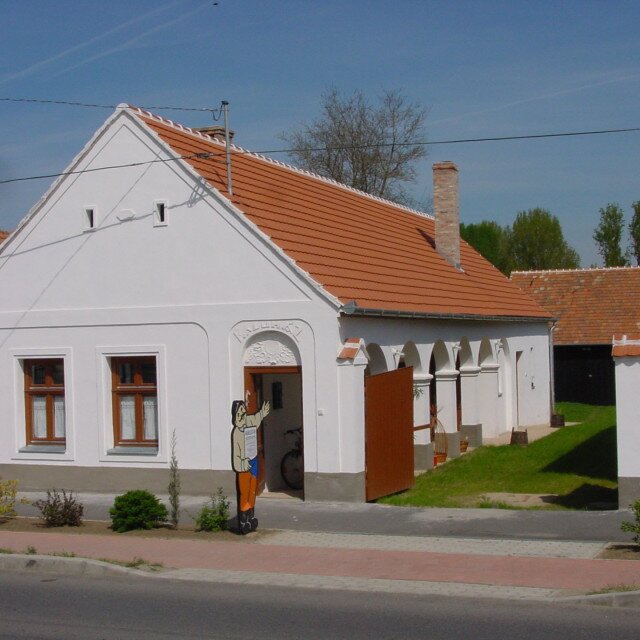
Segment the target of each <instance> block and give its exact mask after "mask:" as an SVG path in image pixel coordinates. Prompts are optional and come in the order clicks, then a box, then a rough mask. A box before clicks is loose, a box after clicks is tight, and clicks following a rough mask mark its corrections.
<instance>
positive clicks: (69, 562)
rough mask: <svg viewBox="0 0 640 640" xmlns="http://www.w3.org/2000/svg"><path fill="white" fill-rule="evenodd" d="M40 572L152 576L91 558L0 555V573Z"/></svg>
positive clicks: (77, 574)
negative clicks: (5, 571) (6, 571)
mask: <svg viewBox="0 0 640 640" xmlns="http://www.w3.org/2000/svg"><path fill="white" fill-rule="evenodd" d="M2 570H8V571H23V572H24V571H40V572H44V573H55V574H58V575H65V576H88V577H94V578H99V577H102V576H114V577H121V578H124V577H127V578H129V577H132V576H136V577H138V578H139V577H143V578H145V577H148V576H151V575H153V574H151V573H145V572H143V571H139V570H137V569H131V568H129V567H122V566H120V565H117V564H111V563H110V562H103V561H102V560H93V559H91V558H67V557H62V556H42V555H36V554H33V555H32V554H29V555H27V554H22V553H11V554H9V553H3V554H0V571H2Z"/></svg>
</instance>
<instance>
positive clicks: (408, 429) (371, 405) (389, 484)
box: [364, 367, 414, 500]
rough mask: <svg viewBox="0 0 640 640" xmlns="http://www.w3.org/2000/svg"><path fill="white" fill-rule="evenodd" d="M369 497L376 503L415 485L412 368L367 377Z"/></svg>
mask: <svg viewBox="0 0 640 640" xmlns="http://www.w3.org/2000/svg"><path fill="white" fill-rule="evenodd" d="M364 390H365V465H366V472H365V473H366V480H365V482H366V497H367V500H375V499H376V498H380V497H382V496H387V495H390V494H392V493H397V492H398V491H404V490H405V489H408V488H409V487H411V486H412V485H413V482H414V476H413V367H405V368H403V369H397V370H395V371H389V372H388V373H380V374H378V375H375V376H367V377H366V378H365V383H364Z"/></svg>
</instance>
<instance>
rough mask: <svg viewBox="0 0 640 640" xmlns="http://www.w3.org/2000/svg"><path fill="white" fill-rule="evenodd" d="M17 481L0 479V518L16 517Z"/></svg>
mask: <svg viewBox="0 0 640 640" xmlns="http://www.w3.org/2000/svg"><path fill="white" fill-rule="evenodd" d="M17 491H18V481H17V480H2V478H0V518H12V517H13V516H15V515H16V492H17Z"/></svg>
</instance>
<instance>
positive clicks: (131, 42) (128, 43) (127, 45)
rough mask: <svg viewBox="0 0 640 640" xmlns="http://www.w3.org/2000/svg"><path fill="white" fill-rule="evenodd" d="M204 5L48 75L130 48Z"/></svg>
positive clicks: (55, 75) (75, 67) (183, 18)
mask: <svg viewBox="0 0 640 640" xmlns="http://www.w3.org/2000/svg"><path fill="white" fill-rule="evenodd" d="M206 6H207V5H206V4H202V5H200V6H199V7H197V8H196V9H194V10H193V11H189V12H188V13H183V14H182V15H180V16H178V17H177V18H175V19H174V20H169V21H168V22H164V23H162V24H159V25H157V26H155V27H153V28H152V29H148V30H147V31H144V32H143V33H140V34H138V35H137V36H133V37H132V38H130V39H129V40H127V41H126V42H123V43H122V44H120V45H118V46H116V47H112V48H111V49H107V50H106V51H101V52H100V53H96V54H95V55H94V56H91V57H90V58H85V59H84V60H81V61H80V62H77V63H76V64H74V65H71V66H70V67H66V68H64V69H61V70H60V71H57V72H56V73H53V74H51V76H50V77H51V78H55V77H57V76H60V75H62V74H64V73H67V72H68V71H72V70H73V69H77V68H78V67H82V66H84V65H85V64H89V63H90V62H94V61H95V60H100V59H101V58H105V57H107V56H110V55H111V54H113V53H119V52H121V51H126V50H127V49H130V48H131V47H132V45H134V44H135V43H136V42H138V41H140V40H142V39H143V38H145V37H146V36H148V35H151V34H152V33H157V32H158V31H162V30H163V29H166V28H167V27H170V26H172V25H174V24H176V23H177V22H180V21H181V20H185V19H186V18H189V17H190V16H192V15H193V14H194V13H198V11H201V10H202V9H204V8H205V7H206Z"/></svg>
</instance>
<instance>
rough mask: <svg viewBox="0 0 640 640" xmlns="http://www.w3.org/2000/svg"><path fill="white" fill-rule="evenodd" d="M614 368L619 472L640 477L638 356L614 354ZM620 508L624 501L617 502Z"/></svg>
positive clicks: (639, 374)
mask: <svg viewBox="0 0 640 640" xmlns="http://www.w3.org/2000/svg"><path fill="white" fill-rule="evenodd" d="M614 361H615V371H616V413H617V425H618V426H617V440H618V476H619V477H620V478H635V479H638V478H640V412H639V411H638V394H639V390H640V357H632V356H625V357H622V358H614ZM620 506H621V507H622V508H624V507H626V506H627V505H626V504H621V505H620Z"/></svg>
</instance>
